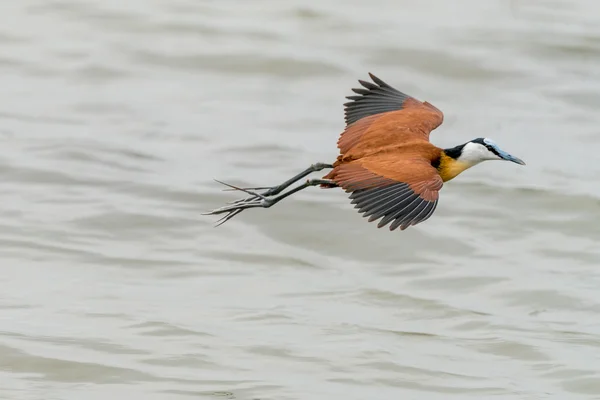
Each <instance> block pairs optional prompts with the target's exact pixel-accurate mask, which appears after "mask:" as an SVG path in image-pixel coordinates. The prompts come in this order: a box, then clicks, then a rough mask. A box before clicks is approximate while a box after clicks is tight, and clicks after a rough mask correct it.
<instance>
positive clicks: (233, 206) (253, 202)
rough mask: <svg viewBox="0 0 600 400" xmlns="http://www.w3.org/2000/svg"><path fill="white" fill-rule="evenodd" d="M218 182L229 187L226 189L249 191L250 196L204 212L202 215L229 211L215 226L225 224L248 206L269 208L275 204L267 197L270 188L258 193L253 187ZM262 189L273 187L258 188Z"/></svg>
mask: <svg viewBox="0 0 600 400" xmlns="http://www.w3.org/2000/svg"><path fill="white" fill-rule="evenodd" d="M217 182H219V183H221V184H223V185H225V186H228V187H229V189H226V190H239V191H242V192H245V193H248V194H249V195H250V196H248V197H245V198H243V199H239V200H235V201H232V202H229V203H227V204H228V205H226V206H223V207H219V208H216V209H214V210H212V211H210V212H208V213H204V214H202V215H217V214H223V213H227V215H225V216H224V217H223V218H221V219H219V220H218V221H217V222H216V225H215V226H219V225H222V224H224V223H225V222H227V221H229V220H230V219H231V218H233V217H235V216H236V215H238V214H239V213H241V212H242V211H244V210H245V209H247V208H256V207H262V208H268V207H271V206H272V205H273V204H274V202H272V201H271V200H270V199H269V198H268V197H266V196H268V195H269V190H267V191H266V192H264V193H257V192H255V191H254V190H253V189H250V188H240V187H237V186H234V185H230V184H228V183H225V182H221V181H217ZM260 189H271V188H256V190H260Z"/></svg>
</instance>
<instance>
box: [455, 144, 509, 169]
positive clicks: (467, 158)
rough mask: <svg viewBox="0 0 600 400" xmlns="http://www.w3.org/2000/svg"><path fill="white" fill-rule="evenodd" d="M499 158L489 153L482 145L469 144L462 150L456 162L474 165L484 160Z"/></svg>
mask: <svg viewBox="0 0 600 400" xmlns="http://www.w3.org/2000/svg"><path fill="white" fill-rule="evenodd" d="M499 159H500V157H498V156H497V155H495V154H494V153H492V152H491V151H489V150H488V149H487V148H486V147H485V146H484V145H482V144H479V143H473V142H469V143H467V144H465V146H464V147H463V149H462V153H461V155H460V157H458V161H460V162H464V163H466V164H469V165H471V166H472V165H476V164H479V163H480V162H482V161H486V160H499Z"/></svg>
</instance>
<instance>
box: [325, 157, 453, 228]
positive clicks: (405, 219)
mask: <svg viewBox="0 0 600 400" xmlns="http://www.w3.org/2000/svg"><path fill="white" fill-rule="evenodd" d="M410 161H411V162H412V163H413V165H416V166H417V167H420V168H422V169H423V170H422V171H421V172H420V173H419V174H417V175H415V176H416V177H417V180H413V181H410V179H406V180H405V181H401V180H398V179H394V178H392V177H390V176H387V175H386V174H385V173H379V172H377V171H373V170H372V169H371V168H369V167H368V166H367V165H365V164H364V163H361V162H360V161H357V162H353V163H348V164H341V165H338V166H336V167H335V168H334V169H333V170H332V171H331V172H330V173H329V174H328V175H327V177H328V179H332V180H333V181H335V182H336V183H337V184H338V185H340V186H341V187H342V188H343V189H344V190H345V191H346V192H350V193H351V194H350V196H349V197H350V199H351V200H352V201H351V203H352V204H355V208H357V209H358V212H359V213H360V214H363V217H369V222H373V221H375V220H378V219H380V218H381V220H380V221H379V223H378V224H377V227H378V228H382V227H384V226H386V225H388V224H390V223H391V224H390V226H389V229H390V230H392V231H393V230H395V229H397V228H400V229H401V230H404V229H406V228H408V227H409V226H411V225H416V224H418V223H421V222H423V221H425V220H427V219H428V218H429V217H431V215H433V212H434V211H435V208H436V207H437V203H438V192H439V190H440V189H441V187H442V184H443V183H442V179H441V177H440V176H439V174H437V171H436V170H435V168H433V167H432V166H431V165H427V164H425V163H420V162H419V161H418V160H417V161H415V160H410ZM399 167H402V163H401V162H400V165H399Z"/></svg>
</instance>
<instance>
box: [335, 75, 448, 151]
mask: <svg viewBox="0 0 600 400" xmlns="http://www.w3.org/2000/svg"><path fill="white" fill-rule="evenodd" d="M369 76H370V77H371V79H372V80H373V82H375V83H371V82H365V81H363V80H359V82H360V84H361V85H362V86H364V89H363V88H360V89H356V88H355V89H352V91H353V92H354V93H356V94H357V96H348V97H347V98H348V99H349V100H352V101H350V102H347V103H344V114H345V120H346V131H345V132H344V133H343V134H342V137H340V141H339V143H338V145H339V147H340V149H342V148H349V147H351V146H348V145H345V144H344V141H346V140H347V141H349V142H355V141H356V140H358V138H359V137H360V136H361V135H362V133H364V132H365V131H367V130H369V128H370V127H372V126H377V125H382V124H384V125H385V124H391V125H393V127H394V130H395V131H396V132H397V133H402V135H400V136H397V137H396V140H406V139H410V138H418V139H421V140H422V139H425V140H429V133H430V132H431V131H432V130H434V129H436V128H437V127H438V126H440V125H441V124H442V122H443V121H444V114H443V113H442V112H441V111H440V110H438V109H437V108H436V107H435V106H433V105H432V104H430V103H428V102H421V101H419V100H417V99H415V98H414V97H412V96H409V95H407V94H405V93H402V92H400V91H399V90H397V89H395V88H393V87H391V86H390V85H388V84H387V83H385V82H384V81H382V80H381V79H379V78H377V77H376V76H375V75H373V74H371V73H369ZM379 131H380V132H381V131H382V129H379ZM342 151H343V150H342Z"/></svg>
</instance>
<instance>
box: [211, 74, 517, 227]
mask: <svg viewBox="0 0 600 400" xmlns="http://www.w3.org/2000/svg"><path fill="white" fill-rule="evenodd" d="M369 76H370V77H371V79H372V80H373V82H374V83H371V82H365V81H362V80H359V82H360V84H361V85H362V86H364V89H363V88H360V89H352V91H353V92H354V93H356V94H357V95H356V96H348V97H347V98H348V99H349V100H351V101H350V102H348V103H345V104H344V112H345V120H346V127H345V130H344V132H343V133H342V134H341V136H340V138H339V140H338V143H337V144H338V148H339V150H340V155H339V156H338V157H337V160H336V161H335V162H334V163H333V164H325V163H316V164H313V165H311V166H310V167H308V168H307V169H306V170H305V171H303V172H301V173H299V174H298V175H296V176H294V177H293V178H291V179H289V180H287V181H285V182H283V183H282V184H280V185H277V186H273V187H261V188H238V187H236V186H233V185H229V184H226V183H223V182H220V183H222V184H224V185H226V186H229V187H230V188H232V189H234V190H241V191H243V192H246V193H248V194H250V195H251V196H250V197H247V198H244V199H240V200H238V201H235V202H233V203H231V204H230V205H227V206H224V207H221V208H218V209H216V210H213V211H211V212H209V213H207V214H205V215H212V214H221V213H227V214H226V215H225V216H224V217H223V218H221V219H220V220H219V221H218V222H217V226H218V225H221V224H223V223H225V222H226V221H228V220H229V219H231V218H233V217H234V216H235V215H237V214H239V213H240V212H242V211H243V210H245V209H247V208H254V207H263V208H268V207H271V206H272V205H274V204H276V203H277V202H279V201H280V200H282V199H284V198H286V197H288V196H290V195H292V194H293V193H296V192H298V191H300V190H302V189H305V188H307V187H309V186H321V187H323V188H334V187H341V188H342V189H344V190H345V191H346V192H347V193H351V195H350V199H352V204H355V205H356V206H355V208H358V211H359V212H360V213H362V214H364V215H363V216H364V217H369V222H372V221H375V220H377V219H379V218H382V219H381V221H380V222H379V223H378V224H377V227H378V228H381V227H383V226H385V225H387V224H389V223H390V222H391V225H390V230H394V229H396V228H398V227H400V229H401V230H404V229H406V228H408V227H409V226H411V225H416V224H418V223H420V222H423V221H425V220H426V219H428V218H429V217H431V215H432V214H433V212H434V211H435V209H436V207H437V203H438V199H439V191H440V189H441V188H442V185H443V183H444V182H447V181H449V180H451V179H453V178H455V177H456V176H457V175H458V174H460V173H461V172H463V171H465V170H466V169H468V168H470V167H472V166H474V165H476V164H479V163H480V162H482V161H486V160H507V161H512V162H515V163H517V164H521V165H525V163H524V162H523V161H522V160H520V159H519V158H517V157H514V156H512V155H510V154H508V153H506V152H505V151H503V150H501V149H500V148H499V147H498V146H497V145H496V143H494V141H492V140H491V139H488V138H477V139H474V140H471V141H470V142H467V143H464V144H461V145H458V146H456V147H452V148H449V149H441V148H439V147H436V146H434V145H433V144H431V143H430V142H429V134H430V132H431V131H432V130H434V129H436V128H437V127H438V126H440V125H441V124H442V122H443V120H444V114H443V113H442V112H441V111H440V110H438V109H437V108H436V107H434V106H433V105H432V104H430V103H428V102H421V101H419V100H417V99H415V98H414V97H412V96H409V95H407V94H404V93H402V92H400V91H398V90H396V89H394V88H393V87H391V86H390V85H388V84H387V83H385V82H383V81H382V80H381V79H379V78H377V77H376V76H374V75H373V74H371V73H369ZM324 169H332V170H331V171H330V172H329V173H328V174H327V175H325V176H324V177H323V178H321V179H308V180H307V181H306V182H305V183H303V184H302V185H299V186H297V187H295V188H293V189H291V190H289V191H287V192H285V193H282V194H280V193H281V192H283V191H284V190H285V189H286V188H288V187H289V186H291V185H292V184H293V183H295V182H297V181H299V180H300V179H302V178H304V177H306V176H308V175H309V174H311V173H312V172H317V171H321V170H324ZM265 189H266V191H264V192H262V193H258V192H256V191H257V190H265Z"/></svg>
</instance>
